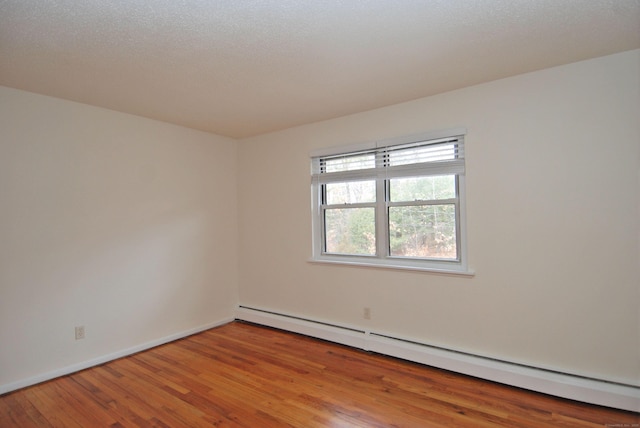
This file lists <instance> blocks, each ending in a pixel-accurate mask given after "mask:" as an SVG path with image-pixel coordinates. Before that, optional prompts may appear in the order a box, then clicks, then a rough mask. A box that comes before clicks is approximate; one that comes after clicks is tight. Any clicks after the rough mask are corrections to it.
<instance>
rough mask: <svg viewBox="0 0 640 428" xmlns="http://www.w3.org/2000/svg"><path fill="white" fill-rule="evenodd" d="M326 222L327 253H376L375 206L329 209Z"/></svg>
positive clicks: (325, 215)
mask: <svg viewBox="0 0 640 428" xmlns="http://www.w3.org/2000/svg"><path fill="white" fill-rule="evenodd" d="M324 224H325V243H326V248H325V251H326V252H327V253H337V254H358V255H375V253H376V234H375V229H376V226H375V210H374V208H340V209H327V210H325V212H324Z"/></svg>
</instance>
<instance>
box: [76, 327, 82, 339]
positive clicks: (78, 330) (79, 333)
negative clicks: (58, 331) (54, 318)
mask: <svg viewBox="0 0 640 428" xmlns="http://www.w3.org/2000/svg"><path fill="white" fill-rule="evenodd" d="M80 339H84V326H83V325H80V326H78V327H76V340H80Z"/></svg>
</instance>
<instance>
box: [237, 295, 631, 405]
mask: <svg viewBox="0 0 640 428" xmlns="http://www.w3.org/2000/svg"><path fill="white" fill-rule="evenodd" d="M236 318H237V319H239V320H243V321H249V322H253V323H256V324H261V325H266V326H269V327H274V328H279V329H282V330H287V331H291V332H295V333H300V334H304V335H306V336H311V337H316V338H319V339H324V340H328V341H331V342H335V343H340V344H343V345H347V346H351V347H354V348H359V349H364V350H367V351H373V352H377V353H380V354H384V355H389V356H392V357H397V358H401V359H404V360H408V361H413V362H417V363H421V364H425V365H428V366H432V367H437V368H441V369H445V370H450V371H453V372H457V373H462V374H465V375H469V376H474V377H478V378H481V379H486V380H489V381H493V382H499V383H502V384H506V385H511V386H516V387H519V388H524V389H528V390H531V391H536V392H541V393H544V394H549V395H554V396H557V397H562V398H568V399H571V400H577V401H582V402H585V403H591V404H596V405H601V406H607V407H613V408H617V409H622V410H629V411H633V412H639V411H640V388H639V387H637V386H633V385H625V384H621V383H616V382H609V381H605V380H599V379H592V378H587V377H582V376H576V375H572V374H566V373H561V372H558V371H552V370H548V369H541V368H536V367H530V366H525V365H521V364H516V363H510V362H507V361H501V360H495V359H490V358H485V357H480V356H475V355H471V354H467V353H461V352H456V351H450V350H446V349H442V348H437V347H432V346H429V345H427V344H420V343H415V342H408V341H406V340H403V339H400V338H393V337H388V336H386V335H382V334H378V333H376V332H373V331H367V330H364V329H361V328H358V327H352V326H340V325H335V324H328V323H324V322H318V321H315V320H309V319H302V318H300V317H296V316H292V315H287V314H281V313H275V312H271V311H268V310H264V309H259V308H249V307H245V306H240V307H239V308H238V310H237V312H236Z"/></svg>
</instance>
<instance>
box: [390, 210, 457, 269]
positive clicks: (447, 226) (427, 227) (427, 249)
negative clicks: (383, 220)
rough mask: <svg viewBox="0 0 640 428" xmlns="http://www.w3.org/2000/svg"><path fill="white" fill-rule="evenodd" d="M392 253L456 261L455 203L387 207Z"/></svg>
mask: <svg viewBox="0 0 640 428" xmlns="http://www.w3.org/2000/svg"><path fill="white" fill-rule="evenodd" d="M389 241H390V251H391V255H392V256H405V257H420V258H428V259H431V258H434V259H451V260H456V259H457V257H458V254H457V249H456V212H455V205H452V204H448V205H422V206H412V207H389Z"/></svg>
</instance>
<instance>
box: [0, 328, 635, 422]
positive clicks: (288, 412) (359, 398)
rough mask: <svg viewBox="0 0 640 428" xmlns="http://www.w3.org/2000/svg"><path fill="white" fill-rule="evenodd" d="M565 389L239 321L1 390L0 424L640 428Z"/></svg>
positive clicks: (621, 414)
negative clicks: (491, 377) (555, 393)
mask: <svg viewBox="0 0 640 428" xmlns="http://www.w3.org/2000/svg"><path fill="white" fill-rule="evenodd" d="M639 423H640V419H639V415H638V414H635V413H631V412H624V411H618V410H613V409H609V408H604V407H598V406H592V405H587V404H583V403H578V402H573V401H569V400H563V399H558V398H553V397H549V396H546V395H542V394H537V393H533V392H529V391H524V390H521V389H517V388H512V387H508V386H504V385H499V384H495V383H491V382H486V381H482V380H478V379H475V378H471V377H468V376H463V375H458V374H455V373H451V372H447V371H443V370H438V369H433V368H429V367H425V366H422V365H419V364H414V363H410V362H406V361H402V360H398V359H394V358H389V357H385V356H381V355H377V354H371V353H367V352H364V351H360V350H356V349H351V348H348V347H344V346H340V345H336V344H332V343H327V342H323V341H319V340H315V339H311V338H308V337H304V336H299V335H296V334H291V333H286V332H282V331H278V330H273V329H270V328H265V327H260V326H256V325H251V324H246V323H241V322H234V323H231V324H227V325H224V326H222V327H218V328H215V329H212V330H208V331H206V332H203V333H200V334H197V335H194V336H191V337H188V338H186V339H182V340H179V341H176V342H173V343H170V344H167V345H163V346H160V347H157V348H154V349H151V350H148V351H145V352H141V353H139V354H136V355H133V356H130V357H126V358H122V359H119V360H116V361H112V362H110V363H107V364H103V365H101V366H98V367H94V368H90V369H87V370H84V371H81V372H78V373H75V374H72V375H69V376H65V377H62V378H59V379H55V380H52V381H49V382H45V383H42V384H39V385H35V386H32V387H29V388H25V389H22V390H19V391H15V392H12V393H9V394H5V395H3V396H0V427H2V428H5V427H20V428H28V427H82V428H87V427H171V428H174V427H212V426H220V427H250V428H268V427H305V428H312V427H494V426H504V427H532V428H533V427H535V428H539V427H547V426H549V427H556V426H557V427H604V426H609V427H628V428H632V427H634V426H635V427H638V426H639V425H638V424H639Z"/></svg>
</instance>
